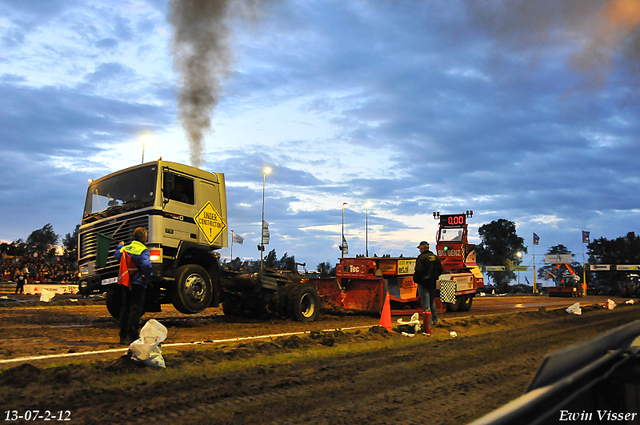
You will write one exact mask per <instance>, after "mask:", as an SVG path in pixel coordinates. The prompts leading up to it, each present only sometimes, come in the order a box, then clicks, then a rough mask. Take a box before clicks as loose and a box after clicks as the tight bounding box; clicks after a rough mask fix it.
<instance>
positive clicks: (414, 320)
mask: <svg viewBox="0 0 640 425" xmlns="http://www.w3.org/2000/svg"><path fill="white" fill-rule="evenodd" d="M398 324H399V325H409V326H413V327H414V329H415V333H418V332H421V331H422V323H421V322H420V314H418V313H413V315H412V316H411V320H409V321H408V322H405V321H404V320H402V319H398ZM403 334H404V332H403Z"/></svg>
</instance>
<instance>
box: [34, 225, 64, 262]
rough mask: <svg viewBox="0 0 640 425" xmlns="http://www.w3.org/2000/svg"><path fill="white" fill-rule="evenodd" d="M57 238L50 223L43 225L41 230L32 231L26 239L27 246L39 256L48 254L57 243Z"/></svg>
mask: <svg viewBox="0 0 640 425" xmlns="http://www.w3.org/2000/svg"><path fill="white" fill-rule="evenodd" d="M58 238H59V236H58V235H56V234H55V232H54V231H53V227H52V226H51V223H48V224H45V225H44V226H43V227H42V229H39V230H34V231H33V232H31V234H30V235H29V237H28V238H27V245H29V247H31V248H33V250H34V251H35V252H37V253H39V254H41V255H46V254H47V253H49V251H50V250H51V248H52V247H53V246H54V245H55V244H56V242H58Z"/></svg>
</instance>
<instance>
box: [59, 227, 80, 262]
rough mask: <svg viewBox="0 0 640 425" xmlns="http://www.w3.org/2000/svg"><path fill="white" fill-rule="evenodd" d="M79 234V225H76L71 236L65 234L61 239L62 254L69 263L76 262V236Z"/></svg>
mask: <svg viewBox="0 0 640 425" xmlns="http://www.w3.org/2000/svg"><path fill="white" fill-rule="evenodd" d="M79 234H80V225H79V224H77V225H76V228H75V230H74V231H73V234H71V233H67V234H66V235H65V236H64V238H62V246H63V247H64V252H65V255H66V256H67V258H68V259H69V260H70V261H76V260H77V259H78V235H79Z"/></svg>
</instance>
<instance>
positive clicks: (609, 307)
mask: <svg viewBox="0 0 640 425" xmlns="http://www.w3.org/2000/svg"><path fill="white" fill-rule="evenodd" d="M616 306H617V304H616V303H615V301H613V300H612V299H608V300H607V301H606V302H605V303H604V308H606V309H607V310H613V309H614V308H616Z"/></svg>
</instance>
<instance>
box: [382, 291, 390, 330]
mask: <svg viewBox="0 0 640 425" xmlns="http://www.w3.org/2000/svg"><path fill="white" fill-rule="evenodd" d="M380 326H382V327H383V328H385V329H386V330H387V331H389V332H391V304H390V302H389V292H387V294H386V295H385V296H384V306H383V307H382V315H381V316H380Z"/></svg>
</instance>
